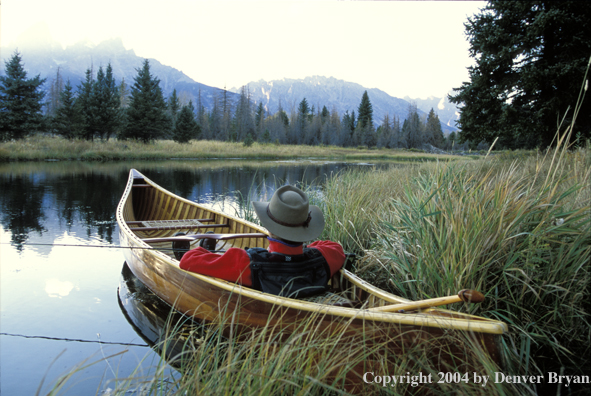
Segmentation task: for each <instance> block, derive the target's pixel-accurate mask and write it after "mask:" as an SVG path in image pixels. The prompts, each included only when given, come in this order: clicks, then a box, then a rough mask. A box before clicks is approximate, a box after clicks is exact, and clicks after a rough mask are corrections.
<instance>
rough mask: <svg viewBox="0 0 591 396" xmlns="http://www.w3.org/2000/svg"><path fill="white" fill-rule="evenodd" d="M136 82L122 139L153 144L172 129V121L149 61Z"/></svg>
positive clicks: (139, 72) (140, 70)
mask: <svg viewBox="0 0 591 396" xmlns="http://www.w3.org/2000/svg"><path fill="white" fill-rule="evenodd" d="M134 81H135V82H134V84H133V87H132V89H131V101H130V104H129V108H128V109H127V125H126V127H125V129H124V130H123V132H122V134H121V135H120V137H121V138H123V139H138V140H141V141H143V142H145V143H147V142H152V141H154V140H155V139H157V138H159V137H161V136H163V135H164V134H165V132H166V131H168V130H169V129H170V127H171V120H170V118H169V117H168V115H167V114H166V110H167V108H166V102H165V101H164V96H163V95H162V89H161V88H160V80H159V79H158V78H156V77H153V76H152V75H151V73H150V62H149V61H148V60H147V59H146V60H145V61H144V65H143V66H142V68H141V69H138V74H137V76H136V77H135V79H134Z"/></svg>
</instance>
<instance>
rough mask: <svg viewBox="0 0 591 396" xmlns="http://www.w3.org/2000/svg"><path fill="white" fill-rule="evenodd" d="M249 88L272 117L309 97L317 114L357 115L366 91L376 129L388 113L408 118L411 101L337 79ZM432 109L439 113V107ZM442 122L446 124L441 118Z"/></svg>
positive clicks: (421, 112)
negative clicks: (323, 107) (346, 112)
mask: <svg viewBox="0 0 591 396" xmlns="http://www.w3.org/2000/svg"><path fill="white" fill-rule="evenodd" d="M247 86H248V90H249V92H250V95H251V97H252V99H253V100H254V101H255V102H257V103H259V102H262V103H263V106H264V107H265V109H266V110H267V111H268V112H270V113H271V114H273V113H275V112H276V111H277V109H278V108H279V103H280V102H281V107H282V108H283V110H285V111H286V112H287V113H288V114H289V112H290V111H291V110H292V109H294V110H295V109H297V106H298V104H299V103H300V102H301V101H302V99H303V98H306V101H307V102H308V104H309V105H310V107H311V106H314V107H315V110H316V111H318V110H322V106H326V108H327V109H328V110H329V111H332V109H333V108H335V109H336V110H337V112H338V113H339V115H341V117H342V116H343V114H345V111H349V114H350V113H351V112H352V111H355V114H357V109H358V107H359V103H361V97H362V96H363V92H364V91H367V94H368V96H369V100H370V102H371V104H372V108H373V119H374V125H375V126H376V127H377V126H379V124H381V122H382V120H383V119H384V116H385V115H386V114H389V115H390V118H392V116H396V117H397V118H398V119H399V120H400V122H401V123H402V121H404V119H406V118H407V116H408V107H409V105H410V103H409V101H408V100H405V99H400V98H395V97H392V96H390V95H388V94H387V93H385V92H384V91H381V90H379V89H377V88H365V87H363V86H361V85H359V84H356V83H353V82H347V81H343V80H338V79H336V78H334V77H322V76H311V77H306V78H304V79H287V78H284V79H282V80H273V81H268V82H267V81H264V80H259V81H256V82H250V83H248V84H247ZM230 91H232V92H236V93H238V92H240V88H232V89H230ZM433 107H434V109H435V111H437V105H434V106H433ZM417 109H418V110H419V115H420V116H424V117H426V116H427V114H428V112H429V110H431V108H428V109H426V110H425V109H424V108H421V107H419V105H418V103H417ZM446 117H447V116H446ZM440 120H441V121H443V119H441V116H440ZM441 127H442V129H443V132H444V133H450V132H452V131H455V130H456V128H455V126H454V125H453V124H451V125H447V122H445V123H444V122H442V126H441Z"/></svg>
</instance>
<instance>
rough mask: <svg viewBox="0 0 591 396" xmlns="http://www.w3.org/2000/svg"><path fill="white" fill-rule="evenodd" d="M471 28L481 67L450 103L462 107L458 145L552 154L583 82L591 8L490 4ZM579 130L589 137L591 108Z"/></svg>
mask: <svg viewBox="0 0 591 396" xmlns="http://www.w3.org/2000/svg"><path fill="white" fill-rule="evenodd" d="M465 27H466V34H467V36H468V39H469V41H470V56H471V57H473V58H474V60H475V66H473V67H470V68H469V69H468V70H469V74H470V81H469V82H465V83H464V84H463V85H462V86H461V87H460V88H456V89H454V91H455V92H456V94H455V95H451V96H450V97H449V99H450V101H451V102H452V103H457V104H462V106H461V107H460V108H461V111H460V119H459V121H458V124H459V125H460V129H461V133H460V140H461V141H466V140H471V141H473V142H480V141H481V140H485V141H487V142H488V143H492V142H493V141H494V140H495V139H496V138H497V137H498V138H499V141H498V143H497V144H500V145H502V146H504V147H509V148H518V147H525V148H534V147H536V146H541V147H543V148H545V147H547V146H548V145H549V144H550V143H551V142H552V140H553V138H554V136H555V134H556V132H557V129H558V128H557V127H558V124H559V122H560V120H562V119H563V117H566V125H568V124H569V123H570V122H571V120H572V115H573V111H572V109H573V108H574V106H575V105H576V103H577V100H578V96H579V93H580V91H581V86H582V84H583V83H584V81H583V79H584V75H585V71H586V68H587V65H588V62H589V55H590V54H591V39H590V38H591V2H589V1H550V0H545V1H542V0H537V1H501V0H491V1H488V3H487V5H486V7H485V8H484V9H483V10H482V11H481V12H480V13H479V14H477V15H476V16H474V17H473V18H469V19H468V22H467V23H466V24H465ZM569 107H570V111H568V110H569ZM574 131H575V133H576V132H577V131H578V132H580V133H581V136H582V137H583V138H589V137H591V101H589V100H585V101H584V102H583V103H582V107H581V109H580V112H579V114H578V118H577V120H576V123H575V129H574Z"/></svg>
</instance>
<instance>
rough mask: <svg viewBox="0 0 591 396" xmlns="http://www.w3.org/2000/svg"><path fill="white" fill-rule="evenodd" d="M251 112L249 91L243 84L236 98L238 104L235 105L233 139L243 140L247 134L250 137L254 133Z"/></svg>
mask: <svg viewBox="0 0 591 396" xmlns="http://www.w3.org/2000/svg"><path fill="white" fill-rule="evenodd" d="M252 113H253V112H252V101H251V99H250V92H249V91H248V89H247V87H245V86H243V87H242V89H241V91H240V98H239V99H238V105H237V106H236V112H235V114H234V122H233V129H234V130H233V135H234V139H235V141H238V142H240V141H244V139H246V136H247V135H248V134H250V138H251V139H252V138H253V136H254V135H255V128H254V119H253V114H252Z"/></svg>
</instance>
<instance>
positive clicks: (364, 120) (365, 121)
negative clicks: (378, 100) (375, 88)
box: [357, 91, 373, 128]
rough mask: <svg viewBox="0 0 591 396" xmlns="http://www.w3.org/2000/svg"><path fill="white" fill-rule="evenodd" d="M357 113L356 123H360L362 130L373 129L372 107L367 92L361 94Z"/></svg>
mask: <svg viewBox="0 0 591 396" xmlns="http://www.w3.org/2000/svg"><path fill="white" fill-rule="evenodd" d="M357 111H358V113H359V116H358V117H357V122H358V123H360V124H361V126H363V127H364V128H365V127H366V126H369V127H373V107H372V105H371V102H370V101H369V95H368V94H367V91H364V92H363V96H362V97H361V103H360V104H359V108H358V109H357Z"/></svg>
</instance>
